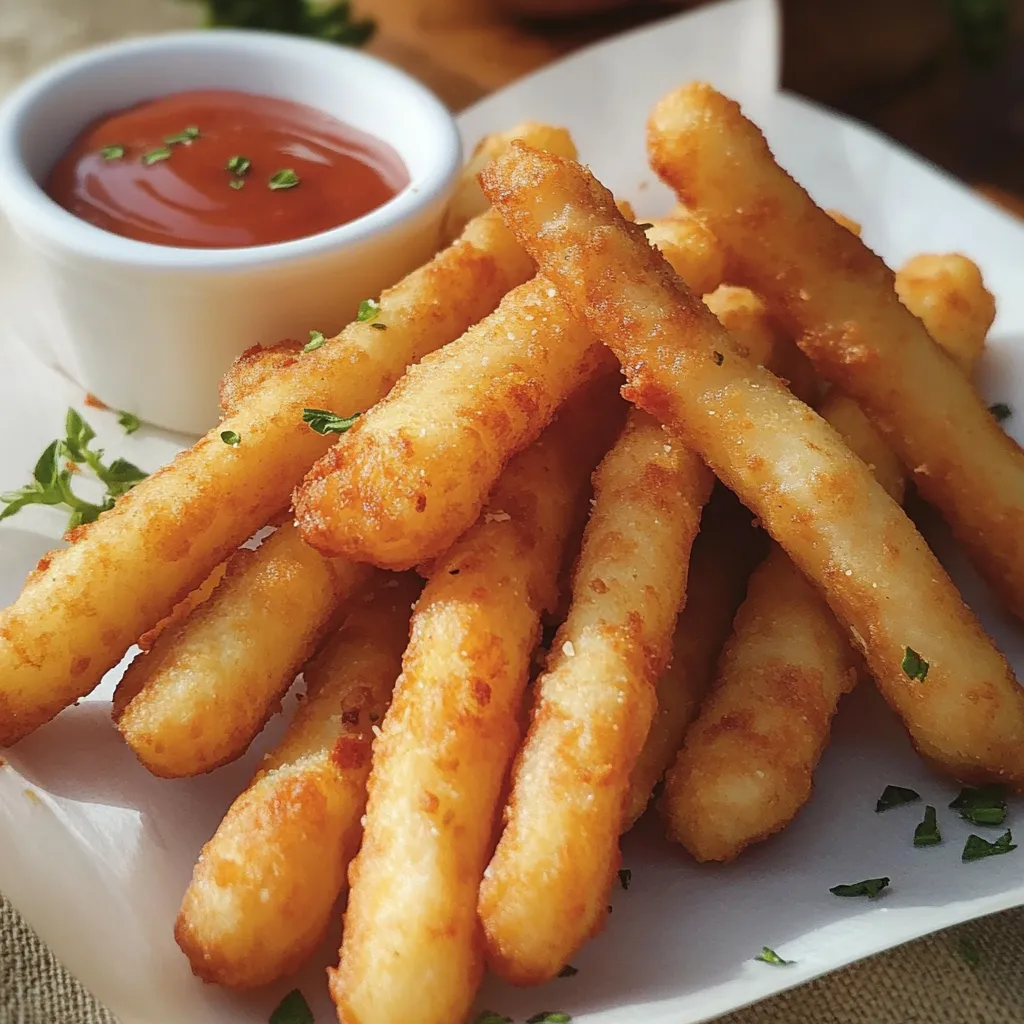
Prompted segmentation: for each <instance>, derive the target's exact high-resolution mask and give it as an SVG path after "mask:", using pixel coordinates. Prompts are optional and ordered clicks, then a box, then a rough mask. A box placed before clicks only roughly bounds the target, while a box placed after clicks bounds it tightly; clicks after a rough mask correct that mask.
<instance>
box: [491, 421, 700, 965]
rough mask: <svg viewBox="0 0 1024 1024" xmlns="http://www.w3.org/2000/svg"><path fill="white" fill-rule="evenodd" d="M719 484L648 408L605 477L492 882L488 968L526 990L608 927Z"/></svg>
mask: <svg viewBox="0 0 1024 1024" xmlns="http://www.w3.org/2000/svg"><path fill="white" fill-rule="evenodd" d="M713 481H714V478H713V477H712V475H711V472H710V471H709V470H708V469H707V467H706V466H705V465H704V463H703V462H701V460H700V458H698V457H697V456H696V455H694V454H693V453H692V452H690V451H689V450H688V449H686V448H685V447H684V446H683V445H681V444H680V443H679V442H678V441H673V440H672V439H671V438H670V436H669V435H668V434H666V433H665V431H664V429H663V428H662V426H661V424H660V423H658V422H657V420H654V419H652V418H651V417H650V416H648V415H647V414H646V413H642V412H640V411H639V410H638V409H633V410H631V411H630V414H629V418H628V419H627V421H626V427H625V430H624V431H623V433H622V436H621V437H620V438H619V440H618V441H617V442H616V443H615V445H614V446H613V447H612V449H611V451H609V453H608V454H607V455H606V456H605V458H604V460H603V461H602V462H601V465H600V466H599V467H598V469H597V472H596V473H595V474H594V503H593V510H592V512H591V514H590V521H589V522H588V523H587V527H586V530H585V532H584V534H583V547H582V550H581V552H580V558H579V563H578V565H577V568H576V573H575V577H574V580H573V596H572V604H571V606H570V608H569V615H568V618H567V619H566V620H565V622H564V623H563V624H562V627H561V628H560V629H559V631H558V633H557V635H556V636H555V642H554V645H553V646H552V648H551V654H550V655H549V659H548V667H547V670H546V671H545V672H544V673H543V674H542V675H541V676H540V678H539V679H538V680H537V681H536V682H535V683H534V687H533V690H534V705H533V713H532V721H531V723H530V728H529V731H528V732H527V736H526V739H525V740H524V742H523V745H522V747H521V748H520V750H519V754H518V755H517V757H516V765H515V769H514V771H513V783H512V792H511V795H510V796H509V800H508V803H507V804H506V807H505V828H504V831H503V832H502V835H501V839H500V841H499V842H498V847H497V850H495V853H494V856H493V857H492V859H491V862H490V864H489V865H488V866H487V871H486V873H485V875H484V880H483V883H482V885H481V886H480V903H479V913H480V920H481V923H482V924H483V928H484V935H485V942H486V948H487V961H488V965H489V966H490V967H491V969H492V970H493V971H495V972H496V973H497V974H499V975H500V976H501V977H503V978H505V979H506V980H508V981H511V982H513V983H514V984H517V985H531V984H539V983H540V982H543V981H547V980H548V979H550V978H554V977H555V976H556V975H557V974H558V972H559V971H560V970H561V968H562V967H563V966H565V964H566V962H567V961H568V959H569V957H570V956H571V955H572V954H573V953H574V952H575V951H576V950H577V949H579V948H580V946H582V945H583V943H584V942H586V941H587V939H588V938H590V937H591V936H592V935H594V934H596V933H597V932H598V931H600V929H601V928H602V926H603V925H604V921H605V918H606V917H607V914H608V909H607V907H608V892H609V890H610V889H611V885H612V880H613V878H614V877H615V871H616V869H617V868H618V866H619V832H620V827H621V824H622V808H623V803H624V801H625V798H626V795H627V792H628V788H629V778H630V774H631V773H632V771H633V767H634V765H635V764H636V760H637V757H638V756H639V754H640V750H641V748H642V747H643V744H644V741H645V740H646V738H647V733H648V730H649V729H650V726H651V720H652V719H653V718H654V713H655V710H656V707H657V705H656V697H655V690H654V687H655V683H656V682H657V680H658V677H659V676H660V675H661V673H662V672H663V671H664V670H665V668H666V666H667V665H668V660H669V654H670V650H671V642H672V633H673V630H674V628H675V623H676V616H677V614H678V611H679V607H680V604H681V603H682V601H683V599H684V595H685V593H686V573H687V569H688V566H689V562H690V547H691V545H692V544H693V539H694V537H696V535H697V529H698V526H699V524H700V515H701V510H702V509H703V507H704V505H705V503H706V502H707V500H708V498H709V497H710V495H711V486H712V483H713Z"/></svg>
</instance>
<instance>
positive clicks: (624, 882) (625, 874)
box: [619, 868, 633, 890]
mask: <svg viewBox="0 0 1024 1024" xmlns="http://www.w3.org/2000/svg"><path fill="white" fill-rule="evenodd" d="M632 881H633V872H632V871H630V870H629V868H620V869H619V885H621V886H622V888H623V889H626V890H628V889H629V885H630V883H631V882H632Z"/></svg>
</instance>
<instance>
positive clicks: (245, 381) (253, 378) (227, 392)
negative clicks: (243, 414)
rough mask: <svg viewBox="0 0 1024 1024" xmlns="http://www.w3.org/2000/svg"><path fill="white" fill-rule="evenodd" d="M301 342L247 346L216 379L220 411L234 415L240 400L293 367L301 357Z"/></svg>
mask: <svg viewBox="0 0 1024 1024" xmlns="http://www.w3.org/2000/svg"><path fill="white" fill-rule="evenodd" d="M302 348H303V343H302V342H301V341H281V342H278V343H277V344H276V345H253V346H252V347H251V348H247V349H246V350H245V351H244V352H243V353H242V354H241V355H240V356H239V357H238V358H237V359H236V360H235V361H234V362H233V363H232V364H231V366H230V367H229V368H228V372H227V373H225V374H224V376H223V377H221V379H220V390H219V392H218V393H219V396H220V411H221V412H222V413H223V415H224V416H234V415H235V413H236V412H238V409H239V407H240V406H241V404H242V402H243V401H244V400H245V399H246V398H248V397H249V396H250V395H251V394H253V393H254V392H255V391H257V390H259V388H261V387H262V386H263V385H264V384H265V383H266V382H267V381H268V380H269V379H270V378H271V377H273V376H274V375H275V374H277V373H280V372H281V371H282V370H284V369H287V368H288V367H289V366H294V365H295V364H296V363H297V362H298V361H299V359H300V358H301V357H302Z"/></svg>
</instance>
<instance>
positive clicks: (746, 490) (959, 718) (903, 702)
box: [482, 144, 1024, 784]
mask: <svg viewBox="0 0 1024 1024" xmlns="http://www.w3.org/2000/svg"><path fill="white" fill-rule="evenodd" d="M482 184H483V187H484V191H485V193H486V194H487V195H488V196H489V198H490V199H491V201H492V202H493V203H494V204H495V206H496V207H497V208H498V209H499V210H500V212H501V214H502V216H503V217H504V218H505V219H506V223H507V224H508V225H509V226H510V227H511V228H512V230H513V231H514V232H515V234H516V236H517V238H519V240H520V241H521V242H522V243H523V245H524V247H526V248H527V250H528V251H530V253H531V255H533V256H534V258H535V259H536V260H537V261H538V267H539V269H540V271H541V272H542V273H544V274H545V275H547V276H548V277H550V278H551V279H552V281H554V283H555V285H556V286H557V287H558V289H559V291H560V293H561V295H562V298H563V299H564V300H565V301H566V302H567V303H568V304H569V305H570V306H571V307H572V309H573V310H574V312H575V313H576V314H577V315H578V316H579V318H580V319H581V321H582V322H584V323H586V324H587V326H588V327H589V328H590V330H591V331H592V332H593V333H594V334H595V335H597V336H598V337H601V338H602V339H603V340H604V341H605V342H606V343H607V344H608V345H609V346H610V347H611V348H612V350H613V351H614V352H615V354H616V355H617V356H618V357H619V360H620V361H621V363H622V365H623V368H624V370H625V372H626V376H627V378H628V379H629V385H628V387H627V389H626V391H625V394H626V397H627V398H629V399H630V400H631V401H633V402H634V403H635V404H637V405H638V406H640V407H641V408H642V409H644V410H645V411H647V412H649V413H650V414H651V415H653V416H655V418H657V419H659V420H660V421H661V422H662V423H664V424H665V425H666V426H668V427H669V428H670V429H671V430H672V432H673V433H675V434H676V435H677V436H678V437H679V438H680V439H681V440H683V441H684V442H685V443H687V444H689V445H690V446H691V447H692V448H693V450H694V451H696V452H697V453H698V454H700V455H701V456H702V457H703V458H704V459H705V461H706V462H707V464H708V465H709V466H710V467H711V469H712V470H713V471H714V472H715V474H716V475H717V476H718V477H719V478H720V479H721V480H722V481H723V482H724V483H725V484H726V485H727V486H728V487H729V488H730V489H731V490H732V491H734V492H735V493H736V494H737V496H738V497H739V498H740V499H741V501H743V503H744V504H745V505H746V506H747V507H748V508H750V509H751V510H752V511H753V512H754V513H755V514H756V515H757V516H758V518H759V519H760V521H761V523H762V524H763V525H764V527H765V528H766V529H767V530H768V532H769V533H770V534H771V535H772V536H773V537H774V538H775V539H776V540H777V541H778V542H779V543H780V544H781V545H782V546H783V547H784V548H785V549H786V551H787V553H788V554H789V555H790V557H791V558H792V559H793V561H794V562H796V563H797V565H798V566H799V567H800V569H801V570H802V571H803V572H804V573H805V574H806V575H807V576H808V577H809V578H810V579H812V580H813V581H814V582H815V583H816V584H817V585H818V586H819V587H821V588H822V589H823V591H824V593H825V595H826V598H827V600H828V602H829V604H830V606H831V607H832V610H833V611H834V612H835V613H836V615H837V617H838V618H839V620H840V621H841V622H842V623H843V624H844V625H845V627H846V628H847V629H848V630H849V632H850V634H851V636H852V638H853V641H854V643H855V644H856V645H857V646H858V647H859V648H860V649H862V650H863V651H864V653H865V655H866V657H867V660H868V663H869V665H870V668H871V672H872V674H873V675H874V677H875V679H876V681H877V682H878V685H879V687H880V689H881V690H882V693H883V694H884V695H885V697H886V699H887V700H888V701H889V702H890V703H891V704H892V705H893V707H894V708H895V709H896V711H897V712H898V713H899V714H900V716H901V717H902V718H903V720H904V722H905V723H906V725H907V728H908V729H909V731H910V734H911V736H912V738H913V740H914V743H915V744H916V745H917V747H918V749H919V750H920V751H921V752H922V753H923V754H924V755H925V756H926V757H928V758H930V759H932V760H934V761H936V762H937V763H938V764H940V765H941V766H942V767H944V768H945V770H946V771H948V772H950V773H951V774H953V775H955V776H957V777H958V778H965V779H969V780H986V779H987V780H995V779H998V780H1000V781H1013V782H1014V783H1015V784H1024V696H1022V694H1021V691H1020V688H1019V687H1018V685H1017V682H1016V680H1015V679H1014V677H1013V674H1012V672H1011V671H1010V668H1009V665H1008V664H1007V662H1006V659H1005V658H1004V657H1003V656H1002V655H1001V654H1000V653H999V651H997V650H996V648H995V646H994V645H993V644H992V642H991V640H989V638H988V637H987V636H986V635H985V633H984V631H983V630H982V628H981V625H980V624H979V622H978V621H977V619H976V618H975V616H974V615H973V614H972V613H971V611H970V610H969V609H968V608H967V607H966V605H965V604H964V602H963V600H962V598H961V597H960V594H959V593H958V592H957V590H956V588H955V587H954V586H953V584H952V582H951V581H950V579H949V577H948V576H947V574H946V572H945V570H944V569H943V568H942V566H941V565H940V564H939V562H938V560H937V559H936V558H935V556H934V555H933V554H932V552H931V551H930V550H929V549H928V546H927V545H926V544H925V543H924V541H923V539H922V538H921V536H920V534H918V532H917V531H916V529H915V528H914V526H913V525H912V524H911V522H910V521H909V519H907V517H906V516H905V515H904V513H903V511H902V509H901V508H900V507H899V506H898V505H897V504H896V503H895V502H894V501H893V500H892V498H891V497H889V495H887V494H886V493H885V491H884V490H883V488H882V487H881V485H880V484H879V483H878V482H877V481H876V480H875V479H874V478H873V477H872V476H871V473H870V471H869V470H868V469H867V467H866V466H865V465H864V464H863V463H862V462H861V461H860V460H859V459H858V458H857V457H856V456H855V455H853V454H852V453H851V452H850V451H849V449H848V448H847V447H846V446H845V445H844V444H843V442H842V440H841V438H840V437H839V436H838V435H837V434H836V432H835V431H834V430H833V429H832V428H831V427H829V425H828V424H827V423H825V422H824V420H822V419H821V418H820V417H819V416H818V415H816V414H815V413H814V412H813V411H812V410H811V409H809V408H808V407H807V406H805V405H804V404H803V403H801V402H799V401H798V400H797V399H795V398H794V397H793V396H792V395H791V394H790V393H789V392H788V391H787V390H786V389H785V388H784V387H783V385H782V384H780V383H779V381H778V380H777V379H776V378H775V377H773V376H772V375H771V374H770V373H769V372H768V371H767V370H763V369H761V368H758V367H753V366H752V365H751V364H750V363H749V362H748V361H747V360H745V359H744V358H742V356H740V354H739V353H738V351H737V349H736V346H735V345H734V343H733V342H732V340H731V338H730V337H729V335H728V334H727V333H726V332H725V331H724V330H723V329H722V327H721V326H720V325H719V324H718V322H717V321H716V320H715V318H714V316H713V315H712V314H711V313H710V312H709V311H708V310H707V308H706V307H705V306H704V305H703V303H701V302H700V301H699V300H697V299H696V298H694V296H693V295H691V294H689V293H688V292H687V291H686V289H685V288H684V287H683V286H682V285H681V284H680V282H679V280H678V278H677V277H676V275H675V274H674V273H672V271H671V269H670V268H669V267H668V266H667V264H665V262H664V260H663V259H662V257H661V256H660V255H659V254H658V253H657V252H656V251H655V250H654V249H652V248H651V247H650V246H649V245H648V244H647V242H646V239H645V238H644V237H643V233H642V232H641V231H640V229H639V228H637V227H636V226H635V225H631V224H628V223H627V222H625V221H624V220H623V219H622V217H621V216H620V215H619V213H618V211H617V210H616V209H615V206H614V203H613V202H612V199H611V196H610V195H609V194H608V192H607V190H606V189H604V188H603V187H602V186H600V185H599V184H598V183H597V182H596V181H595V180H594V179H593V177H592V176H590V175H589V173H588V172H587V171H585V170H584V169H583V168H581V167H579V166H578V165H576V164H573V163H572V162H570V161H566V160H562V159H560V158H558V157H555V156H552V155H550V154H546V153H538V152H536V151H530V150H528V149H527V148H526V147H523V146H521V145H520V144H515V145H514V146H513V150H512V152H511V153H510V154H509V155H508V156H506V157H502V158H500V159H499V160H497V161H496V162H495V163H493V164H491V165H490V167H488V168H487V170H486V171H485V172H484V173H483V175H482ZM829 223H830V224H831V223H832V222H831V221H829ZM839 230H842V229H839ZM901 308H902V307H901ZM929 344H931V342H930V341H929ZM944 358H945V357H944ZM908 650H912V651H914V652H916V653H917V654H918V655H920V657H921V659H923V661H924V662H927V663H928V665H929V671H928V676H927V680H928V685H927V686H923V685H922V681H921V679H920V678H919V675H918V674H917V673H909V672H906V671H904V669H903V667H902V666H903V663H904V660H905V659H906V657H907V651H908ZM911 660H913V659H911Z"/></svg>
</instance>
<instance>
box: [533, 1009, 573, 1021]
mask: <svg viewBox="0 0 1024 1024" xmlns="http://www.w3.org/2000/svg"><path fill="white" fill-rule="evenodd" d="M571 1021H572V1017H570V1016H569V1014H567V1013H562V1011H561V1010H541V1011H540V1013H535V1014H534V1015H533V1016H532V1017H527V1018H526V1024H570V1022H571Z"/></svg>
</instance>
